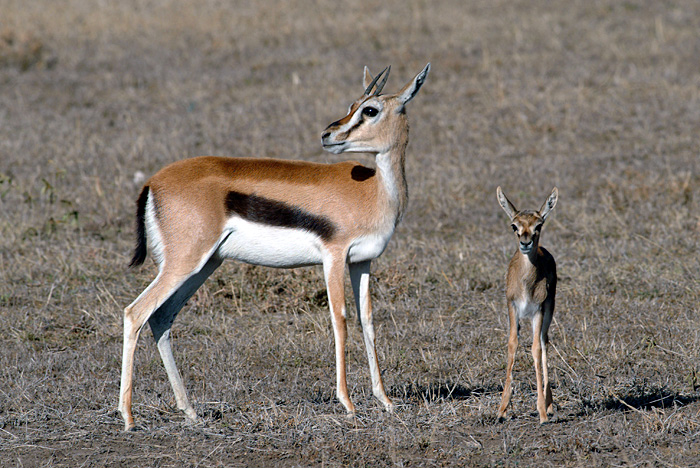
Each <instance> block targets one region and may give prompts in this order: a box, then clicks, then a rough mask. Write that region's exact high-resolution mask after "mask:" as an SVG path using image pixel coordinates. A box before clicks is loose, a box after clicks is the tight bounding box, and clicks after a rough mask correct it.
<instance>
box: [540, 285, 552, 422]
mask: <svg viewBox="0 0 700 468" xmlns="http://www.w3.org/2000/svg"><path fill="white" fill-rule="evenodd" d="M553 315H554V293H553V292H552V297H551V300H549V299H548V300H546V301H545V302H544V318H543V319H542V332H541V333H540V336H541V342H542V377H543V380H544V404H545V406H546V408H547V416H553V415H554V403H553V401H552V387H551V385H550V382H549V367H548V365H547V347H548V346H549V325H550V323H552V316H553Z"/></svg>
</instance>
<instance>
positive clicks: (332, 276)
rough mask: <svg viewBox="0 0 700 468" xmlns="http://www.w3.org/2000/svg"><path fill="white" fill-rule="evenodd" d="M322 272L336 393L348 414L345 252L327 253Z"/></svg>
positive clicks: (350, 412)
mask: <svg viewBox="0 0 700 468" xmlns="http://www.w3.org/2000/svg"><path fill="white" fill-rule="evenodd" d="M323 273H324V275H325V277H326V290H327V291H328V306H329V307H330V309H331V321H332V322H333V335H334V337H335V371H336V394H337V396H338V400H340V402H341V403H342V404H343V406H344V407H345V409H346V410H347V412H348V414H349V415H353V414H355V406H354V405H353V404H352V401H350V395H348V384H347V378H346V372H345V341H346V339H347V333H348V332H347V326H346V323H345V287H344V284H343V283H344V281H343V278H344V274H345V252H343V253H342V255H338V254H335V255H329V256H328V258H326V259H325V260H324V261H323Z"/></svg>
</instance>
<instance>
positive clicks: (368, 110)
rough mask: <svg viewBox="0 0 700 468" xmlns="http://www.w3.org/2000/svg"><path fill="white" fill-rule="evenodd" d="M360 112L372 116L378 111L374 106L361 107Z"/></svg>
mask: <svg viewBox="0 0 700 468" xmlns="http://www.w3.org/2000/svg"><path fill="white" fill-rule="evenodd" d="M362 114H363V115H366V116H367V117H374V116H375V115H377V114H379V111H378V110H377V108H376V107H365V108H364V109H362Z"/></svg>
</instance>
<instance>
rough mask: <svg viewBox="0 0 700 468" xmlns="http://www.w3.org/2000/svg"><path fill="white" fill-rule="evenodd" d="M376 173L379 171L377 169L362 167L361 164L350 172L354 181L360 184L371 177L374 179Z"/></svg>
mask: <svg viewBox="0 0 700 468" xmlns="http://www.w3.org/2000/svg"><path fill="white" fill-rule="evenodd" d="M376 173H377V171H376V170H375V169H372V168H371V167H365V166H360V165H359V164H358V165H357V166H354V167H353V168H352V170H350V176H351V177H352V180H356V181H358V182H364V181H365V180H367V179H369V178H370V177H374V174H376Z"/></svg>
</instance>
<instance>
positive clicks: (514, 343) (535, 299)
mask: <svg viewBox="0 0 700 468" xmlns="http://www.w3.org/2000/svg"><path fill="white" fill-rule="evenodd" d="M496 193H497V195H498V203H499V204H500V205H501V207H502V208H503V210H504V211H505V212H506V214H507V215H508V218H509V219H510V221H511V223H512V224H511V227H512V228H513V231H515V236H516V237H517V238H518V250H517V251H516V252H515V254H514V255H513V258H511V259H510V263H509V264H508V273H507V275H506V301H507V303H508V315H509V316H510V338H509V339H508V365H507V368H506V383H505V385H504V386H503V395H502V397H501V406H500V408H498V418H499V420H500V421H503V420H504V418H505V414H506V410H507V409H508V404H509V403H510V396H511V393H512V381H513V361H514V360H515V350H516V348H517V347H518V332H519V331H520V320H521V319H530V320H532V335H533V338H532V357H533V359H534V361H535V376H536V379H537V411H538V412H539V413H540V424H544V423H546V422H547V416H548V415H549V416H551V415H553V414H554V407H553V406H552V390H551V388H550V387H549V377H548V375H547V343H549V337H548V335H547V330H548V329H549V324H550V323H551V322H552V314H553V313H554V295H555V293H556V288H557V265H556V263H555V262H554V257H552V255H551V254H550V253H549V252H547V251H546V250H545V249H544V247H540V246H539V241H540V233H541V231H542V225H543V224H544V222H545V220H546V219H547V216H548V215H549V213H550V212H551V211H552V209H553V208H554V205H556V204H557V197H558V196H559V191H558V190H557V188H556V187H554V189H553V190H552V193H551V194H550V195H549V198H547V201H546V202H544V205H542V208H540V210H539V211H530V210H524V211H518V210H517V209H516V208H515V207H514V206H513V204H512V203H511V202H510V200H508V199H507V198H506V196H505V194H504V193H503V191H502V190H501V187H498V189H496Z"/></svg>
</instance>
